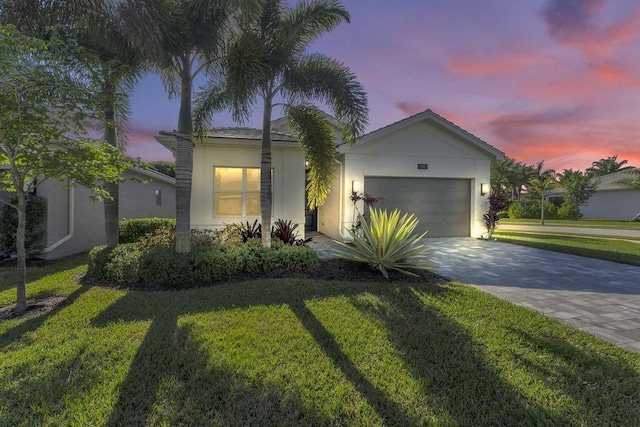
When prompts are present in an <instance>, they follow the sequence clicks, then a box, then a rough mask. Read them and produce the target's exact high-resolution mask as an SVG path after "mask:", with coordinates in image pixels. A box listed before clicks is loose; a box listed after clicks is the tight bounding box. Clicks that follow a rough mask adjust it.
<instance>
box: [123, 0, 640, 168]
mask: <svg viewBox="0 0 640 427" xmlns="http://www.w3.org/2000/svg"><path fill="white" fill-rule="evenodd" d="M342 3H343V4H344V5H345V7H346V8H347V10H348V11H349V12H350V14H351V23H349V24H343V25H341V26H339V27H338V28H336V29H335V30H334V31H332V32H331V33H328V34H326V35H324V36H323V37H322V38H321V39H319V40H318V41H317V42H316V43H315V44H313V45H312V46H311V48H310V50H309V51H310V52H320V53H323V54H326V55H329V56H331V57H333V58H336V59H338V60H339V61H341V62H343V63H345V65H347V66H348V67H349V68H350V69H351V70H352V71H353V72H354V73H355V74H356V75H357V77H358V80H359V81H360V83H362V85H363V86H364V88H365V90H366V91H367V95H368V100H369V110H370V114H369V125H368V126H367V130H366V131H367V132H371V131H374V130H376V129H378V128H380V127H383V126H386V125H388V124H391V123H393V122H396V121H398V120H402V119H404V118H406V117H409V116H411V115H413V114H416V113H419V112H421V111H424V110H426V109H428V108H429V109H431V110H433V111H434V112H435V113H437V114H439V115H441V116H443V117H444V118H446V119H447V120H450V121H452V122H453V123H455V124H456V125H458V126H460V127H462V128H463V129H465V130H466V131H468V132H471V133H473V134H474V135H476V136H478V137H479V138H481V139H482V140H484V141H485V142H487V143H489V144H491V145H493V146H494V147H496V148H497V149H499V150H501V151H503V152H504V153H505V154H506V155H507V156H509V157H512V158H514V159H515V160H517V161H520V162H524V163H527V164H534V163H537V162H539V161H542V160H544V162H545V163H544V165H545V168H553V169H555V170H557V171H562V170H563V169H569V168H572V169H580V170H584V169H586V168H587V167H589V166H591V164H592V162H594V161H597V160H599V159H601V158H605V157H609V156H613V155H617V156H618V160H623V159H624V160H628V161H629V163H628V164H629V165H634V166H638V167H640V2H637V1H634V0H519V1H512V0H483V1H478V0H396V1H388V0H368V1H364V0H343V1H342ZM197 83H198V82H197ZM199 83H200V84H204V80H200V81H199ZM196 92H197V88H196ZM131 106H132V111H133V113H132V115H131V116H130V127H131V130H130V132H129V148H128V153H129V154H130V155H131V156H134V157H140V158H141V159H142V160H144V161H154V160H172V156H171V153H170V152H169V151H168V150H167V149H165V148H164V147H162V146H161V145H160V144H159V143H157V142H156V141H155V139H154V136H155V135H157V134H158V131H160V130H171V129H175V128H176V127H177V120H178V101H177V100H175V99H173V100H169V98H168V96H167V94H166V92H165V90H164V87H163V85H162V82H161V80H160V79H159V78H158V77H156V76H153V75H149V76H147V77H145V78H144V79H143V80H142V81H141V82H140V84H139V85H138V86H137V88H136V90H135V92H134V93H133V94H132V99H131ZM261 113H262V112H261V111H260V110H259V109H258V110H256V111H255V113H254V116H253V118H252V119H251V120H250V121H249V122H247V123H244V126H250V127H256V128H258V127H260V126H261V120H260V117H261ZM276 117H277V113H276V114H275V115H274V118H276ZM236 125H237V124H236V123H234V122H233V121H232V120H231V118H230V116H229V115H228V114H226V113H221V114H219V115H216V116H215V117H214V126H236Z"/></svg>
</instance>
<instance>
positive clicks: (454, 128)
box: [342, 109, 505, 160]
mask: <svg viewBox="0 0 640 427" xmlns="http://www.w3.org/2000/svg"><path fill="white" fill-rule="evenodd" d="M423 120H429V121H432V122H434V123H436V124H438V125H440V126H441V127H443V128H445V129H447V130H449V131H450V132H452V133H454V134H456V135H458V136H459V137H460V138H463V139H464V140H466V141H468V142H470V143H471V144H473V145H474V146H476V147H477V148H479V149H481V150H483V151H485V152H487V153H489V154H491V155H492V156H494V157H495V158H496V159H497V160H502V159H504V158H505V154H504V153H503V152H502V151H500V150H498V149H497V148H495V147H494V146H492V145H490V144H488V143H486V142H485V141H483V140H482V139H480V138H478V137H477V136H475V135H474V134H472V133H470V132H467V131H466V130H464V129H462V128H461V127H460V126H458V125H456V124H455V123H453V122H451V121H449V120H447V119H445V118H444V117H442V116H440V115H439V114H436V113H434V112H433V111H432V110H431V109H428V110H425V111H423V112H421V113H418V114H414V115H413V116H410V117H407V118H405V119H402V120H399V121H397V122H395V123H391V124H389V125H387V126H384V127H381V128H380V129H376V130H374V131H373V132H369V133H367V134H365V135H363V136H362V137H360V138H358V140H357V141H356V145H361V144H366V143H367V142H369V141H372V140H374V139H378V138H381V137H383V136H385V135H388V134H390V133H392V132H395V131H397V130H400V129H402V128H405V127H407V126H411V125H412V124H414V123H417V122H421V121H423ZM342 145H344V144H342Z"/></svg>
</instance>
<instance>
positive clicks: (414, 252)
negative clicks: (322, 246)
mask: <svg viewBox="0 0 640 427" xmlns="http://www.w3.org/2000/svg"><path fill="white" fill-rule="evenodd" d="M358 216H359V220H360V223H361V224H362V233H361V234H360V233H356V232H354V231H350V234H351V236H352V237H353V244H345V243H341V242H336V243H338V244H339V245H340V246H342V248H344V249H335V250H334V254H335V255H336V256H338V257H340V258H345V259H348V260H352V261H357V262H363V263H366V264H368V265H369V266H371V267H372V268H376V269H378V270H380V272H381V273H382V275H383V276H384V277H385V278H387V279H388V278H389V272H388V270H396V271H399V272H401V273H404V274H408V275H410V276H416V274H415V273H412V272H411V271H409V270H408V269H413V270H431V269H432V268H433V265H432V264H431V263H430V262H428V261H427V260H426V256H425V254H424V252H425V248H424V245H423V244H421V243H420V239H422V238H423V237H424V236H425V235H426V234H427V232H426V231H425V232H424V233H422V234H420V235H415V234H412V233H413V230H415V228H416V226H417V225H418V220H417V219H416V218H415V216H414V215H413V214H411V215H410V214H404V215H402V216H400V211H399V210H397V209H396V210H394V211H393V212H391V213H387V211H386V210H380V209H375V208H372V207H370V208H369V216H370V220H367V219H366V218H365V217H364V215H362V214H361V213H360V214H359V215H358Z"/></svg>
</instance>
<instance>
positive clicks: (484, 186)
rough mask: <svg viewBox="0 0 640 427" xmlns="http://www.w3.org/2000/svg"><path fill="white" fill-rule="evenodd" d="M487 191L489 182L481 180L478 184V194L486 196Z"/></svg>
mask: <svg viewBox="0 0 640 427" xmlns="http://www.w3.org/2000/svg"><path fill="white" fill-rule="evenodd" d="M488 192H489V184H487V183H486V182H483V183H482V184H480V195H481V196H486V195H487V193H488Z"/></svg>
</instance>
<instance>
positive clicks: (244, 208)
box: [213, 166, 260, 218]
mask: <svg viewBox="0 0 640 427" xmlns="http://www.w3.org/2000/svg"><path fill="white" fill-rule="evenodd" d="M216 169H242V189H241V190H227V191H225V190H222V191H221V190H218V189H217V188H216ZM248 169H255V170H257V171H258V172H259V171H260V168H259V167H257V168H256V167H245V166H242V167H239V166H214V167H213V217H214V218H246V217H247V194H257V195H258V197H260V188H258V190H252V191H249V190H247V170H248ZM237 193H242V212H241V215H216V194H237ZM258 217H260V214H258V215H251V216H249V218H258Z"/></svg>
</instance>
